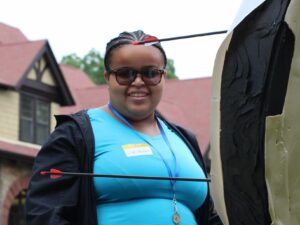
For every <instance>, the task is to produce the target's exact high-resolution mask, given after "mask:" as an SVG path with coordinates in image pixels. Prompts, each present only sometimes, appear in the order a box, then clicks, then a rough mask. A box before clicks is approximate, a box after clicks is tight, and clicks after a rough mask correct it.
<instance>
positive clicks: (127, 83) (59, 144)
mask: <svg viewBox="0 0 300 225" xmlns="http://www.w3.org/2000/svg"><path fill="white" fill-rule="evenodd" d="M147 38H148V39H149V38H154V37H152V36H149V35H146V34H145V33H143V32H142V31H135V32H132V33H128V32H124V33H121V34H120V35H119V36H118V37H116V38H114V39H112V40H111V41H110V42H109V43H108V44H107V49H106V54H105V57H104V61H105V68H106V71H105V79H106V81H107V83H108V87H109V96H110V98H109V103H108V104H107V105H105V106H102V107H99V108H95V109H89V110H84V111H81V112H79V113H76V114H74V115H70V116H68V115H64V116H57V117H56V119H57V123H58V125H57V127H56V129H55V131H54V132H53V133H52V134H51V135H50V138H49V140H48V141H47V142H46V144H45V145H44V146H43V147H42V149H41V151H40V152H39V155H38V156H37V158H36V161H35V164H34V168H33V172H34V173H33V176H32V179H31V182H30V185H29V189H28V197H27V203H26V204H27V205H26V207H27V221H28V225H40V224H49V225H50V224H53V225H54V224H55V225H60V224H64V225H65V224H80V225H83V224H86V225H100V224H101V225H115V224H122V225H127V224H128V225H140V224H143V225H148V224H151V225H153V224H157V225H168V224H170V225H171V224H186V225H193V224H201V225H206V224H207V225H208V224H209V225H219V224H222V223H221V221H220V219H219V217H218V216H217V215H216V214H215V212H214V211H213V205H212V202H211V200H210V197H209V190H208V185H207V183H206V182H184V181H177V182H176V181H174V180H171V179H170V180H169V181H165V180H137V179H122V178H99V177H97V178H91V177H80V178H79V177H72V176H62V177H59V178H56V179H49V178H47V177H44V176H43V177H42V176H41V175H40V171H42V170H50V169H51V168H56V169H59V170H62V171H72V172H93V173H100V174H123V175H139V176H164V177H170V178H172V177H195V178H205V177H206V173H205V171H204V164H203V160H202V157H201V155H200V150H199V147H198V144H197V141H196V139H195V137H194V135H192V134H191V133H190V132H189V131H187V130H185V129H183V128H181V127H179V126H176V125H174V124H171V123H170V122H168V121H167V120H166V119H164V118H163V117H162V116H161V115H160V114H159V113H158V112H157V111H156V107H157V105H158V103H159V102H160V99H161V97H162V93H163V89H164V85H165V79H166V71H165V67H166V63H167V59H166V54H165V52H164V50H163V48H162V47H161V45H160V44H159V43H155V44H153V45H151V46H144V45H136V42H137V41H143V40H146V39H147Z"/></svg>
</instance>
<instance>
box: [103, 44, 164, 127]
mask: <svg viewBox="0 0 300 225" xmlns="http://www.w3.org/2000/svg"><path fill="white" fill-rule="evenodd" d="M109 67H110V69H112V70H118V69H121V68H132V69H135V70H137V71H140V70H141V69H145V68H157V69H163V68H164V58H163V55H162V53H161V52H160V51H159V50H158V49H157V48H155V47H153V46H143V45H130V44H128V45H122V46H120V47H118V48H116V49H114V50H113V51H112V52H111V58H110V65H109ZM165 76H166V74H165V73H164V74H163V75H162V79H161V82H160V83H159V84H157V85H155V86H149V85H146V84H145V83H144V81H143V80H142V79H141V75H140V74H138V76H137V77H136V79H135V80H134V81H133V82H132V83H131V84H130V85H127V86H125V85H120V84H118V82H117V81H116V76H115V74H114V73H110V74H109V73H108V72H105V79H106V81H107V83H108V86H109V97H110V103H111V104H112V106H113V107H114V108H115V109H117V111H118V112H119V113H121V114H122V115H123V116H125V117H126V118H127V119H130V120H133V121H138V120H143V119H146V118H148V117H151V116H153V115H154V111H155V109H156V107H157V105H158V103H159V101H160V99H161V97H162V92H163V88H164V82H165Z"/></svg>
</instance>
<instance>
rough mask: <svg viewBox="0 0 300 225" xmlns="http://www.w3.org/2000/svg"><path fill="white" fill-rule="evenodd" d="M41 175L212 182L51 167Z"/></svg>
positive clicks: (199, 179)
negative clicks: (71, 170) (67, 170)
mask: <svg viewBox="0 0 300 225" xmlns="http://www.w3.org/2000/svg"><path fill="white" fill-rule="evenodd" d="M40 174H41V175H47V174H50V178H51V179H57V178H60V177H61V176H63V175H66V176H91V177H104V178H105V177H106V178H127V179H143V180H176V181H194V182H210V181H211V180H210V179H201V178H187V177H159V176H134V175H120V174H95V173H76V172H62V171H60V170H57V169H50V171H41V172H40Z"/></svg>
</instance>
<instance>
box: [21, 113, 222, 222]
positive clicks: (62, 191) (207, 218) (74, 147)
mask: <svg viewBox="0 0 300 225" xmlns="http://www.w3.org/2000/svg"><path fill="white" fill-rule="evenodd" d="M161 119H162V120H164V121H165V122H166V123H167V125H168V126H169V127H170V128H171V129H173V130H174V131H175V132H176V133H178V134H179V136H180V137H181V138H182V139H183V141H184V142H185V143H186V144H187V146H188V147H189V149H190V150H191V152H192V154H193V155H194V157H195V159H196V161H197V162H198V163H199V165H200V166H201V167H202V168H203V170H205V169H204V168H205V167H204V162H203V159H202V156H201V154H200V149H199V146H198V143H197V140H196V138H195V136H194V135H193V134H192V133H190V132H189V131H187V130H186V129H183V128H181V127H179V126H176V125H174V124H171V123H169V122H168V121H166V120H165V119H164V118H163V117H161ZM56 120H57V126H56V129H55V130H54V132H53V133H52V134H51V135H50V136H49V138H48V140H47V142H46V143H45V144H44V145H43V147H42V149H41V150H40V152H39V153H38V156H37V157H36V159H35V163H34V166H33V174H32V177H31V181H30V184H29V187H28V192H27V199H26V219H27V225H41V224H43V225H98V223H97V214H96V201H95V199H96V197H95V190H94V185H93V179H92V178H91V177H80V178H78V177H72V176H62V177H60V178H59V179H50V178H49V175H48V176H42V175H41V174H40V172H41V171H43V170H47V171H48V170H50V169H51V168H55V169H59V170H62V171H74V172H88V173H92V172H93V162H94V135H93V131H92V127H91V124H90V121H89V118H88V115H87V113H86V111H85V110H83V111H80V112H78V113H76V114H73V115H60V116H56ZM100 216H101V215H100ZM195 216H196V219H197V223H198V224H199V225H200V224H201V225H222V222H221V220H220V218H219V216H218V215H217V214H216V213H215V211H214V209H213V203H212V201H211V198H210V196H209V195H208V196H207V198H206V200H205V202H204V204H203V205H202V207H201V208H199V209H197V210H196V212H195Z"/></svg>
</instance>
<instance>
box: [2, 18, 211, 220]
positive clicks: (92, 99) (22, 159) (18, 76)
mask: <svg viewBox="0 0 300 225" xmlns="http://www.w3.org/2000/svg"><path fill="white" fill-rule="evenodd" d="M210 83H211V80H210V78H201V79H190V80H168V81H167V84H166V90H165V93H164V96H163V99H162V101H161V103H160V104H159V107H158V110H159V111H160V112H161V113H162V114H163V115H165V116H166V118H168V119H170V120H172V121H174V122H175V123H178V124H180V125H182V126H185V127H186V128H188V129H190V130H191V131H193V132H194V133H195V134H196V136H197V138H198V140H199V143H200V147H201V149H202V153H203V154H205V152H206V149H207V147H208V146H209V145H208V143H209V113H210ZM107 101H108V93H107V86H106V85H101V86H96V85H94V84H93V83H92V82H91V81H90V80H89V79H88V77H87V76H86V75H85V74H84V73H83V72H82V71H80V70H78V69H74V68H72V67H70V66H67V65H59V64H58V63H57V61H56V59H55V57H54V55H53V52H52V50H51V47H50V45H49V43H48V41H47V40H40V41H30V40H28V39H27V38H26V37H25V36H24V34H23V33H22V32H21V31H20V30H19V29H17V28H15V27H11V26H9V25H6V24H3V23H0V225H12V224H23V223H22V221H23V220H24V215H23V211H22V208H24V202H25V196H26V188H27V185H28V182H29V178H30V175H31V168H32V165H33V161H34V158H35V156H36V155H37V153H38V151H39V149H40V146H41V144H42V143H43V142H44V141H45V139H46V138H47V136H48V135H49V134H50V132H51V131H52V130H53V129H54V127H55V121H54V117H53V115H54V114H61V113H72V112H76V111H78V110H80V109H84V108H91V107H97V106H101V105H103V104H106V103H107Z"/></svg>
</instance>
